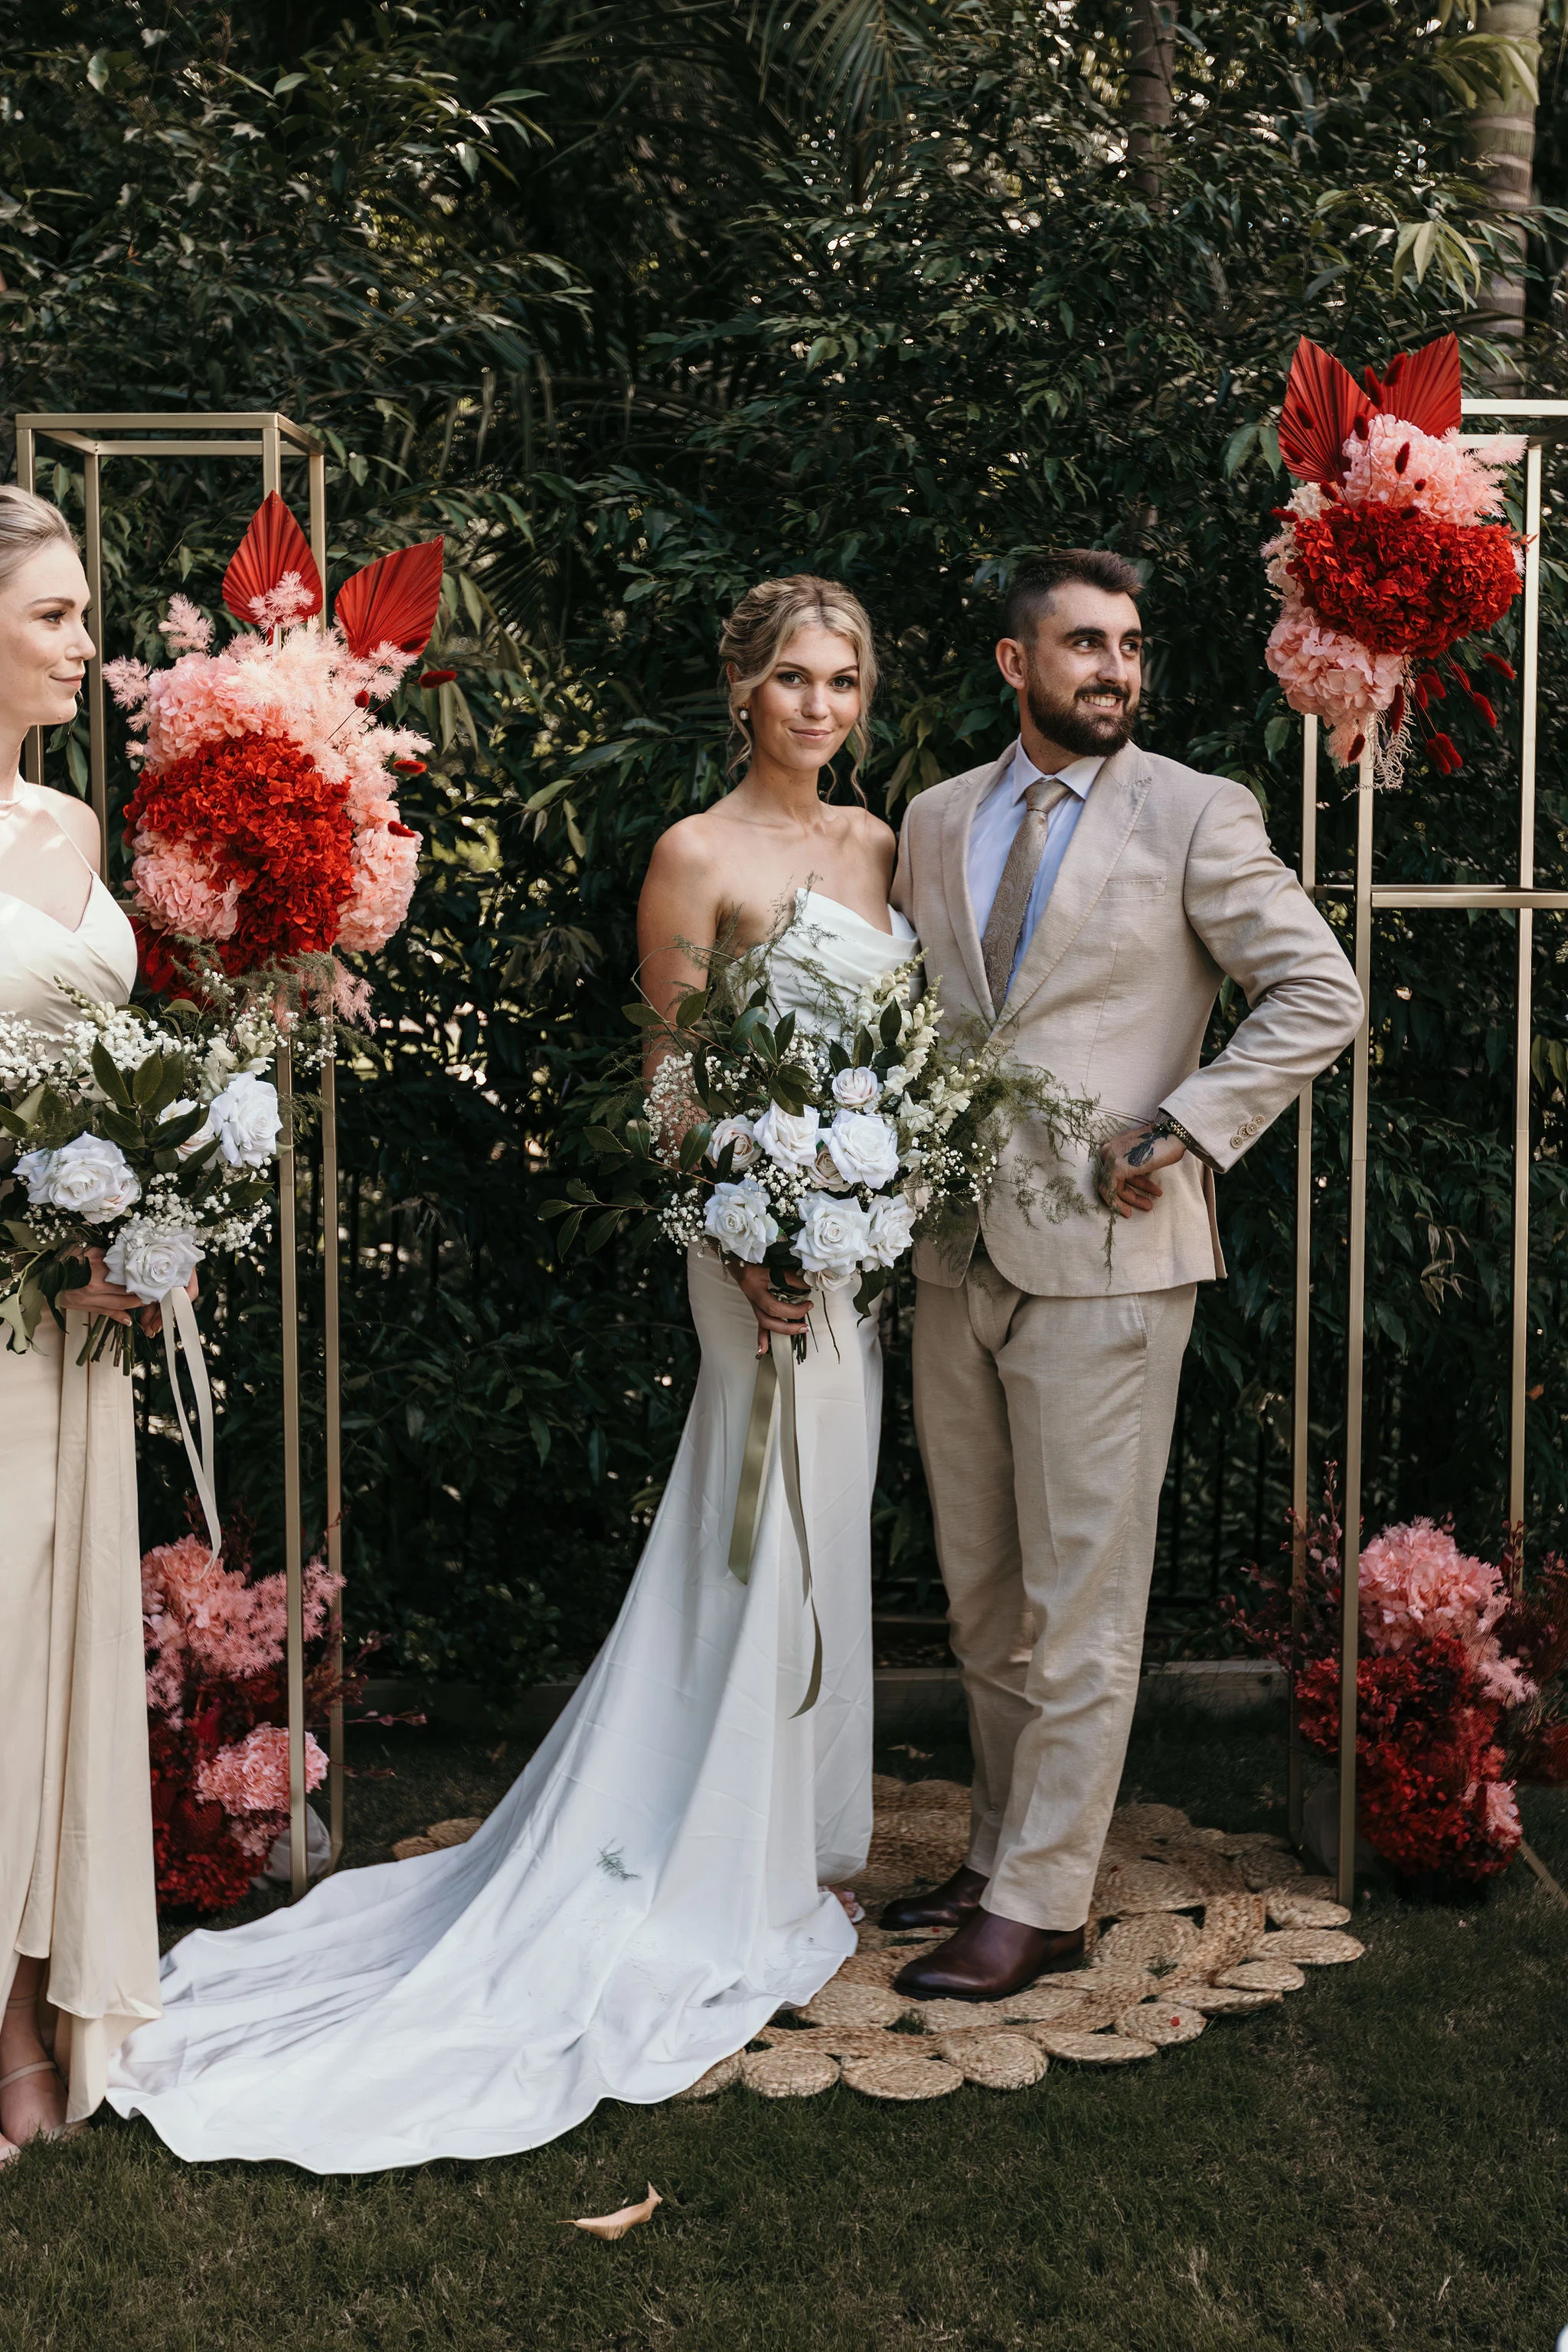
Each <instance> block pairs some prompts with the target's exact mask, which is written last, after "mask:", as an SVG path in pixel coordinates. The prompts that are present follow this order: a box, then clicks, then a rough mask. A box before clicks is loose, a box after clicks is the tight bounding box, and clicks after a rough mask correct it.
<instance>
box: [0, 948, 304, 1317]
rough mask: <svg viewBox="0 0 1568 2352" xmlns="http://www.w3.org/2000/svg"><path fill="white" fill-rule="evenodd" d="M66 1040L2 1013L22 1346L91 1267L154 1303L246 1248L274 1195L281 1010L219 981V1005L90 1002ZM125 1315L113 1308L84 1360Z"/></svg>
mask: <svg viewBox="0 0 1568 2352" xmlns="http://www.w3.org/2000/svg"><path fill="white" fill-rule="evenodd" d="M78 1001H79V1004H80V1007H81V1018H80V1019H79V1021H78V1022H76V1023H75V1024H73V1025H72V1027H71V1028H70V1029H69V1030H68V1033H67V1034H66V1035H65V1036H64V1037H59V1036H56V1035H51V1034H47V1033H46V1032H44V1031H42V1030H39V1029H37V1028H34V1027H33V1026H32V1025H31V1024H28V1023H27V1022H26V1021H22V1020H19V1019H16V1018H13V1017H11V1016H9V1015H0V1240H3V1244H4V1248H3V1253H0V1325H3V1326H4V1329H5V1343H6V1345H7V1346H9V1347H11V1348H13V1349H16V1350H17V1351H18V1352H21V1351H23V1350H25V1349H26V1348H28V1347H30V1346H31V1345H32V1343H33V1339H34V1336H35V1334H36V1333H37V1329H38V1327H39V1324H40V1323H41V1321H42V1320H43V1318H44V1316H45V1315H46V1313H47V1314H49V1315H52V1316H53V1318H54V1319H55V1320H56V1321H57V1322H58V1323H61V1324H62V1326H63V1320H64V1318H63V1317H62V1315H61V1313H60V1308H59V1305H58V1301H59V1298H60V1296H61V1294H62V1292H66V1291H69V1290H74V1289H77V1288H79V1286H82V1285H83V1284H84V1283H86V1281H87V1280H88V1279H89V1274H90V1271H91V1268H90V1261H89V1255H88V1254H89V1251H90V1250H95V1249H96V1250H101V1251H102V1252H103V1271H104V1274H105V1276H106V1277H107V1279H108V1280H109V1281H110V1282H117V1283H120V1284H121V1285H122V1286H123V1287H124V1288H125V1289H127V1290H129V1291H131V1292H132V1294H133V1296H134V1297H138V1298H140V1299H141V1300H142V1302H143V1303H144V1304H145V1305H147V1306H153V1305H155V1304H157V1303H158V1302H159V1301H161V1300H163V1299H164V1298H167V1297H169V1295H170V1293H171V1292H173V1291H180V1290H184V1288H185V1286H186V1285H187V1284H188V1283H189V1281H190V1278H191V1276H192V1275H193V1274H194V1273H195V1269H196V1267H197V1266H198V1265H200V1264H201V1262H202V1260H203V1259H204V1258H205V1256H206V1255H207V1254H208V1252H209V1251H212V1250H218V1251H237V1250H240V1249H243V1248H244V1247H245V1246H246V1244H247V1243H248V1242H249V1241H250V1240H251V1239H252V1237H253V1235H254V1234H256V1233H257V1232H258V1229H259V1227H260V1226H261V1225H262V1224H263V1223H265V1221H266V1219H267V1216H268V1212H269V1210H270V1206H271V1201H272V1191H271V1182H270V1177H269V1171H270V1168H271V1164H272V1161H273V1159H274V1157H275V1155H276V1152H277V1149H278V1130H279V1110H278V1095H277V1090H276V1089H275V1087H273V1085H272V1083H271V1081H270V1079H269V1078H268V1077H267V1076H264V1075H263V1073H264V1072H265V1071H266V1070H267V1068H268V1066H269V1064H270V1061H271V1057H272V1055H273V1053H274V1051H275V1050H276V1047H277V1043H278V1031H277V1026H276V1024H275V1022H274V1020H273V1018H272V1015H271V1013H269V1012H268V1011H267V1010H266V1009H265V1008H264V1007H262V1006H260V1005H258V1004H257V1003H246V1002H244V1001H242V1000H241V999H240V998H239V997H238V995H237V993H232V992H223V991H222V990H221V987H220V990H219V992H218V993H217V994H216V995H215V996H213V997H209V999H208V1001H207V1003H206V1005H205V1008H198V1007H197V1006H196V1005H195V1004H193V1003H187V1002H184V1001H183V1000H182V1001H176V1002H174V1003H169V1004H167V1005H164V1006H163V1007H162V1008H160V1010H159V1011H158V1012H156V1013H151V1012H149V1011H147V1010H146V1009H145V1008H143V1007H142V1006H141V1005H119V1004H100V1003H93V1002H92V1001H91V1000H90V999H89V998H87V997H85V996H84V997H81V998H79V1000H78ZM106 1341H112V1343H113V1345H114V1348H115V1351H116V1353H117V1355H118V1356H119V1357H120V1359H121V1361H126V1360H128V1351H127V1349H126V1348H125V1345H124V1329H123V1327H122V1326H120V1325H118V1324H115V1323H112V1322H110V1320H109V1319H108V1318H103V1317H100V1318H96V1319H95V1320H94V1321H93V1323H92V1324H91V1325H90V1326H89V1331H88V1336H87V1339H86V1341H85V1342H84V1348H83V1360H87V1359H88V1358H89V1357H93V1356H97V1355H98V1354H99V1353H100V1350H101V1349H102V1348H103V1347H104V1345H105V1343H106Z"/></svg>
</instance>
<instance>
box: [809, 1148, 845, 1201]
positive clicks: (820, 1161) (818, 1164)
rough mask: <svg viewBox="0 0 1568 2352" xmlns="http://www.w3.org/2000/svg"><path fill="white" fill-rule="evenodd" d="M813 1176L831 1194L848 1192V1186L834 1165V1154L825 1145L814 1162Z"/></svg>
mask: <svg viewBox="0 0 1568 2352" xmlns="http://www.w3.org/2000/svg"><path fill="white" fill-rule="evenodd" d="M811 1172H812V1174H813V1175H814V1176H815V1177H816V1181H817V1182H818V1183H819V1184H821V1185H823V1186H824V1187H825V1188H826V1190H827V1191H828V1192H847V1191H848V1190H849V1187H848V1185H847V1183H846V1182H845V1181H844V1179H843V1177H842V1176H840V1174H839V1173H838V1171H837V1167H836V1166H835V1165H834V1160H833V1154H832V1152H831V1151H829V1150H828V1149H827V1146H826V1143H825V1144H824V1145H823V1147H822V1149H821V1150H820V1151H819V1152H818V1153H817V1155H816V1159H815V1160H813V1162H812V1169H811Z"/></svg>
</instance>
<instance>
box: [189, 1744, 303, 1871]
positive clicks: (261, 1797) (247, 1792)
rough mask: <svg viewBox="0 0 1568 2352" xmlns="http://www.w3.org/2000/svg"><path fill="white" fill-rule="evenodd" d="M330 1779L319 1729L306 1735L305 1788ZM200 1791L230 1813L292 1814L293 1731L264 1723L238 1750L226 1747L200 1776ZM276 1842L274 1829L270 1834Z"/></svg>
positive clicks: (197, 1780)
mask: <svg viewBox="0 0 1568 2352" xmlns="http://www.w3.org/2000/svg"><path fill="white" fill-rule="evenodd" d="M326 1777H327V1756H326V1750H325V1749H324V1748H322V1747H321V1743H320V1741H319V1740H318V1739H317V1738H316V1737H315V1735H314V1733H313V1732H310V1731H308V1732H307V1733H306V1734H305V1787H306V1789H307V1790H310V1789H319V1788H320V1787H321V1782H322V1781H323V1780H325V1779H326ZM196 1793H197V1795H198V1796H202V1797H205V1798H206V1799H207V1801H209V1803H212V1804H216V1805H221V1806H222V1807H223V1809H224V1811H225V1812H226V1813H230V1814H236V1813H286V1812H287V1811H288V1810H289V1733H288V1730H287V1727H285V1726H284V1725H283V1724H281V1723H258V1725H257V1727H256V1728H255V1730H254V1731H247V1733H246V1735H245V1738H243V1739H239V1740H237V1741H236V1742H235V1744H234V1746H233V1747H232V1748H219V1749H218V1751H217V1753H216V1756H213V1757H211V1758H209V1759H208V1760H207V1761H206V1762H205V1764H204V1765H203V1766H202V1768H201V1769H200V1771H199V1772H198V1773H197V1775H196ZM267 1838H268V1843H270V1841H271V1831H270V1828H269V1829H268V1832H267Z"/></svg>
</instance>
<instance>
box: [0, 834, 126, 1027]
mask: <svg viewBox="0 0 1568 2352" xmlns="http://www.w3.org/2000/svg"><path fill="white" fill-rule="evenodd" d="M62 981H66V982H69V984H70V985H71V987H73V988H79V989H80V990H81V992H82V993H83V995H84V996H90V997H93V998H94V999H96V1001H97V1002H98V1003H109V1004H123V1003H125V1001H126V999H127V998H128V997H129V996H130V994H131V991H132V988H133V987H134V985H135V982H136V934H135V932H134V931H133V930H132V928H131V925H130V923H129V922H128V921H127V920H126V918H125V916H124V915H123V914H122V913H121V909H120V908H119V907H118V906H116V904H115V902H114V899H113V898H112V897H111V896H110V893H109V891H108V890H106V889H105V887H104V886H103V884H102V883H101V882H100V880H99V878H98V877H97V875H96V874H95V875H94V876H93V877H92V888H91V890H90V891H89V894H88V901H87V905H86V908H84V909H83V912H82V919H81V920H80V922H79V924H78V925H77V927H76V929H75V930H74V931H73V930H70V929H68V928H67V926H66V925H65V924H64V923H58V922H56V920H55V919H54V917H53V916H52V915H46V914H43V913H41V912H40V910H39V909H38V908H37V907H33V906H29V905H28V903H27V901H26V899H25V898H12V897H11V895H10V894H9V892H8V891H5V890H0V1013H16V1015H17V1016H18V1017H19V1018H20V1019H22V1020H24V1021H30V1022H32V1023H33V1024H34V1026H35V1027H37V1028H39V1029H43V1030H46V1031H47V1033H48V1034H49V1035H50V1036H54V1037H58V1036H63V1035H64V1034H65V1032H66V1031H67V1030H68V1028H69V1027H70V1025H71V1024H72V1023H73V1022H74V1021H79V1020H80V1018H81V1012H80V1008H79V1006H78V1005H76V1004H75V1003H72V1001H71V999H70V998H69V997H68V995H67V994H66V992H65V990H64V989H63V988H62V987H61V985H60V982H62Z"/></svg>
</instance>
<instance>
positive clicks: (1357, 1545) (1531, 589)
mask: <svg viewBox="0 0 1568 2352" xmlns="http://www.w3.org/2000/svg"><path fill="white" fill-rule="evenodd" d="M1464 413H1465V415H1467V416H1486V417H1498V418H1505V419H1509V420H1517V423H1518V425H1520V426H1521V427H1522V426H1527V425H1537V426H1539V425H1541V424H1542V423H1543V422H1545V421H1546V420H1556V424H1555V429H1551V428H1550V427H1549V430H1548V433H1547V435H1546V436H1544V437H1546V438H1550V439H1552V440H1557V439H1560V438H1563V437H1568V401H1561V400H1543V401H1531V400H1467V401H1466V402H1465V403H1464ZM1542 446H1543V437H1542V435H1541V434H1540V433H1539V432H1534V433H1531V436H1530V438H1529V444H1528V446H1527V449H1526V452H1525V458H1524V468H1525V475H1524V530H1525V540H1526V548H1525V572H1524V632H1523V644H1522V651H1521V670H1520V678H1521V700H1522V704H1523V717H1522V725H1521V740H1520V818H1519V878H1518V882H1517V884H1516V885H1509V884H1496V885H1493V884H1476V885H1471V884H1468V883H1421V884H1402V883H1390V884H1385V883H1375V884H1374V883H1373V878H1372V849H1373V799H1374V795H1373V789H1372V786H1373V773H1372V757H1371V754H1370V753H1368V754H1366V755H1365V756H1363V760H1362V763H1361V772H1360V775H1359V777H1358V787H1359V789H1358V792H1357V800H1356V847H1355V879H1354V881H1353V882H1352V883H1350V884H1344V883H1320V882H1319V880H1318V871H1317V837H1318V722H1317V720H1316V719H1307V720H1306V722H1305V727H1304V732H1303V739H1302V746H1301V881H1302V886H1303V887H1304V888H1305V889H1306V891H1307V892H1308V894H1309V896H1310V897H1311V898H1314V899H1317V900H1319V901H1321V900H1323V899H1326V898H1350V899H1352V902H1353V905H1354V909H1355V931H1354V940H1355V973H1356V978H1357V980H1358V981H1359V982H1361V987H1362V993H1363V996H1364V997H1365V998H1366V999H1367V1001H1368V1008H1369V1009H1368V1011H1367V1013H1365V1014H1363V1020H1362V1025H1361V1028H1360V1030H1359V1031H1358V1032H1357V1034H1356V1038H1355V1044H1354V1047H1353V1056H1354V1058H1353V1062H1352V1074H1351V1166H1350V1232H1349V1241H1350V1251H1349V1285H1350V1290H1349V1298H1348V1300H1347V1304H1346V1335H1347V1340H1346V1363H1345V1462H1344V1513H1343V1515H1344V1542H1343V1573H1344V1607H1343V1616H1342V1628H1341V1644H1340V1831H1339V1845H1340V1853H1339V1890H1338V1891H1339V1898H1340V1901H1341V1902H1342V1903H1344V1904H1349V1903H1350V1902H1352V1899H1353V1894H1354V1884H1355V1838H1356V1668H1357V1665H1358V1664H1359V1661H1360V1653H1361V1610H1360V1597H1361V1596H1360V1586H1361V1509H1362V1471H1363V1464H1362V1439H1363V1430H1362V1419H1363V1402H1364V1400H1363V1370H1364V1362H1365V1345H1366V1173H1367V1137H1368V1128H1369V1117H1370V1108H1369V1098H1370V1093H1371V1076H1372V1032H1371V1012H1370V1003H1371V982H1372V925H1373V916H1374V915H1376V914H1378V913H1381V912H1382V911H1384V909H1385V908H1386V909H1394V908H1398V909H1414V908H1447V909H1448V910H1450V911H1460V912H1467V911H1469V910H1472V909H1478V910H1479V909H1486V908H1496V909H1504V908H1507V909H1511V910H1513V911H1515V912H1517V914H1518V918H1519V977H1518V986H1517V992H1516V1005H1515V1035H1514V1110H1513V1323H1512V1339H1511V1350H1510V1381H1509V1475H1508V1493H1509V1507H1508V1508H1509V1518H1510V1521H1511V1522H1512V1523H1513V1524H1514V1525H1515V1526H1516V1527H1517V1526H1521V1525H1522V1523H1523V1519H1524V1414H1525V1368H1526V1359H1527V1354H1528V1340H1529V1329H1528V1314H1529V1285H1530V1039H1531V956H1532V950H1533V948H1534V929H1535V910H1536V908H1543V909H1557V910H1563V909H1568V890H1538V889H1537V888H1536V887H1535V753H1536V695H1537V688H1538V683H1539V674H1540V655H1541V527H1542V509H1541V469H1542ZM1312 1173H1313V1169H1312V1089H1311V1087H1310V1086H1309V1087H1307V1088H1306V1089H1305V1090H1304V1091H1303V1093H1302V1095H1301V1097H1300V1102H1299V1105H1298V1108H1297V1159H1296V1323H1295V1363H1294V1375H1293V1395H1292V1417H1291V1481H1290V1487H1291V1491H1290V1500H1291V1507H1292V1509H1293V1511H1294V1513H1295V1522H1296V1530H1297V1532H1296V1537H1295V1542H1294V1547H1293V1556H1292V1561H1291V1586H1292V1595H1293V1617H1294V1623H1295V1633H1296V1638H1297V1640H1298V1642H1299V1641H1300V1637H1301V1634H1302V1632H1303V1630H1304V1614H1303V1611H1304V1601H1305V1592H1306V1574H1307V1556H1306V1538H1305V1534H1304V1532H1303V1530H1304V1526H1305V1521H1306V1516H1307V1501H1308V1478H1309V1474H1310V1462H1309V1455H1310V1430H1309V1418H1308V1416H1309V1402H1310V1370H1311V1367H1310V1347H1311V1335H1310V1305H1311V1255H1312ZM1301 1768H1302V1754H1301V1740H1300V1727H1299V1725H1298V1723H1297V1719H1296V1697H1295V1688H1294V1675H1292V1677H1291V1692H1290V1727H1289V1763H1288V1777H1287V1802H1288V1807H1289V1830H1290V1835H1291V1837H1292V1838H1293V1839H1294V1840H1296V1841H1297V1843H1300V1838H1301V1833H1302V1769H1301ZM1520 1851H1521V1853H1522V1854H1523V1856H1524V1859H1525V1861H1526V1862H1527V1863H1528V1864H1529V1865H1530V1867H1531V1870H1533V1871H1534V1872H1535V1874H1536V1875H1537V1877H1539V1878H1541V1879H1542V1881H1543V1882H1544V1883H1545V1885H1547V1886H1549V1887H1551V1888H1552V1889H1553V1890H1554V1892H1555V1893H1556V1894H1557V1895H1558V1896H1559V1898H1560V1899H1564V1898H1563V1891H1562V1889H1561V1888H1560V1887H1558V1885H1557V1882H1556V1881H1555V1879H1554V1878H1553V1877H1552V1874H1551V1873H1550V1871H1548V1869H1547V1868H1546V1865H1545V1864H1544V1863H1542V1860H1541V1859H1540V1857H1539V1855H1538V1854H1536V1853H1534V1852H1533V1851H1532V1849H1531V1847H1530V1846H1529V1845H1528V1844H1521V1849H1520Z"/></svg>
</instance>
